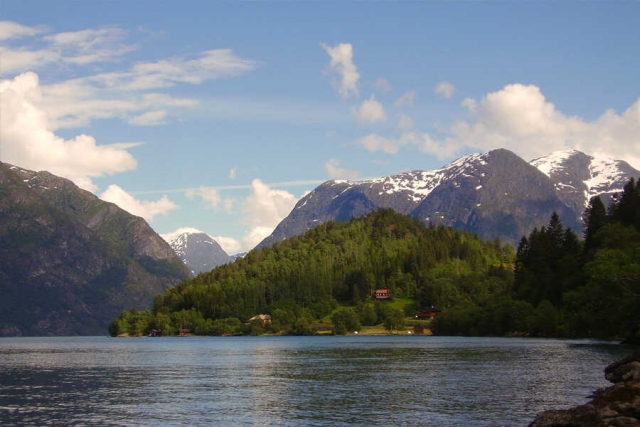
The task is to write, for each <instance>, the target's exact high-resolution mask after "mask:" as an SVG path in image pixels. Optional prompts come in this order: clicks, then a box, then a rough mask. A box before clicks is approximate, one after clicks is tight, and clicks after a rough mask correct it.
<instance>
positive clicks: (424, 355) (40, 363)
mask: <svg viewBox="0 0 640 427" xmlns="http://www.w3.org/2000/svg"><path fill="white" fill-rule="evenodd" d="M630 351H631V350H630V349H629V348H625V347H621V346H617V345H613V344H608V343H603V342H594V341H563V340H534V339H499V338H448V337H416V336H404V337H401V336H384V337H364V336H350V337H233V338H231V337H219V338H212V337H188V338H128V339H124V338H123V339H120V338H106V337H105V338H103V337H91V338H86V337H82V338H4V339H0V424H1V425H16V426H27V425H29V426H33V425H36V426H46V425H76V426H92V425H95V426H156V425H158V426H159V425H162V426H184V425H189V426H205V425H206V426H367V427H369V426H390V425H393V426H526V425H527V424H528V423H529V422H530V421H532V420H533V418H534V416H535V414H536V413H537V412H539V411H541V410H544V409H550V408H562V407H569V406H573V405H576V404H581V403H584V402H586V400H587V398H588V395H589V394H590V393H591V392H592V391H594V390H595V389H597V388H599V387H604V386H607V385H609V384H608V383H607V382H606V380H604V377H603V369H604V367H605V366H606V365H607V364H609V363H611V362H613V361H614V360H617V359H619V358H621V357H622V356H624V355H626V354H627V353H630Z"/></svg>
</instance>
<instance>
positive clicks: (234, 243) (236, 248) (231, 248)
mask: <svg viewBox="0 0 640 427" xmlns="http://www.w3.org/2000/svg"><path fill="white" fill-rule="evenodd" d="M211 237H213V240H215V241H216V242H218V244H219V245H220V247H222V249H223V250H224V251H225V252H226V253H228V254H229V255H233V254H237V253H238V252H240V251H241V250H242V244H241V243H240V242H239V241H238V240H236V239H234V238H233V237H226V236H211Z"/></svg>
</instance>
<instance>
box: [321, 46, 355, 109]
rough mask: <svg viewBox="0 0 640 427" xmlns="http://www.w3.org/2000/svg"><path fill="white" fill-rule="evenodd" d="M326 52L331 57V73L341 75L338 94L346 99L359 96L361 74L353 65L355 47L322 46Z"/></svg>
mask: <svg viewBox="0 0 640 427" xmlns="http://www.w3.org/2000/svg"><path fill="white" fill-rule="evenodd" d="M321 45H322V47H323V48H324V50H325V51H326V52H327V54H329V56H330V57H331V62H330V63H329V67H328V69H329V71H333V72H335V73H337V74H339V75H340V77H341V81H340V83H339V84H337V87H338V93H339V94H340V96H341V97H342V98H344V99H347V98H349V97H351V96H352V95H355V96H358V95H359V91H358V80H359V79H360V74H359V73H358V69H357V68H356V66H355V64H354V63H353V46H352V45H351V44H350V43H340V44H338V45H336V46H333V47H331V46H328V45H326V44H324V43H322V44H321Z"/></svg>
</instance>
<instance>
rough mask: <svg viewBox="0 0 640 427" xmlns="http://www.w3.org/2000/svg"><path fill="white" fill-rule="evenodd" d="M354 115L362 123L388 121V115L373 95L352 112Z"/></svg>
mask: <svg viewBox="0 0 640 427" xmlns="http://www.w3.org/2000/svg"><path fill="white" fill-rule="evenodd" d="M352 112H353V115H354V116H355V117H356V119H358V121H359V122H361V123H375V122H383V121H385V120H386V119H387V113H385V111H384V107H383V106H382V104H381V103H380V102H378V101H376V99H375V98H374V96H373V95H371V98H369V99H367V100H366V101H364V102H363V103H362V104H361V105H360V106H359V107H357V108H354V109H353V110H352Z"/></svg>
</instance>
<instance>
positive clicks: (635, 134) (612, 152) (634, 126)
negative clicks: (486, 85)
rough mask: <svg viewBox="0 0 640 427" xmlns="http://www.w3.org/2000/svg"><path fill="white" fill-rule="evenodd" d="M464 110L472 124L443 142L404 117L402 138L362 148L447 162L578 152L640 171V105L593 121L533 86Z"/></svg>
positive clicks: (470, 103) (372, 138)
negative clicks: (412, 151)
mask: <svg viewBox="0 0 640 427" xmlns="http://www.w3.org/2000/svg"><path fill="white" fill-rule="evenodd" d="M461 105H462V106H463V107H464V108H465V109H466V111H467V114H468V118H467V119H466V120H456V121H455V122H454V123H453V124H452V125H451V126H450V127H449V128H448V130H447V131H445V135H444V136H443V137H437V136H434V135H431V134H429V133H425V132H419V131H417V130H414V129H413V123H412V121H410V119H408V117H403V116H401V117H400V122H399V124H398V128H399V129H400V130H401V131H402V134H401V136H399V137H392V138H389V137H385V136H381V135H378V134H374V133H373V134H370V135H367V136H365V137H362V138H360V139H359V140H357V143H358V144H360V145H362V146H363V147H364V148H366V149H367V150H369V151H381V152H385V153H389V154H395V153H397V152H398V151H399V150H400V149H401V148H403V147H407V148H417V149H418V150H420V151H422V152H424V153H428V154H432V155H435V156H437V157H439V158H442V159H446V158H448V157H451V156H454V155H456V154H457V153H459V152H460V151H461V150H463V149H464V148H474V149H479V150H482V151H486V150H491V149H495V148H507V149H509V150H512V151H514V152H515V153H517V154H518V155H520V156H521V157H523V158H524V159H527V160H530V159H533V158H536V157H540V156H544V155H547V154H549V153H551V152H553V151H557V150H563V149H568V148H573V149H576V150H580V151H583V152H585V153H587V154H590V155H595V156H603V157H610V158H614V159H619V160H625V161H627V162H628V163H630V164H632V165H633V166H634V167H635V168H640V99H638V100H637V101H636V102H634V103H633V104H632V105H631V106H630V107H629V108H627V109H626V110H625V111H623V112H622V113H617V112H616V111H614V110H607V111H605V112H604V113H603V114H602V115H601V116H600V117H598V118H597V119H595V120H592V121H587V120H584V119H583V118H581V117H577V116H567V115H565V114H563V113H562V112H561V111H559V110H557V109H556V107H555V106H554V105H553V104H552V103H551V102H549V101H548V100H547V99H546V98H545V96H544V95H543V93H542V91H541V90H540V88H538V87H537V86H534V85H523V84H510V85H506V86H504V87H503V88H502V89H500V90H498V91H496V92H492V93H489V94H487V95H486V96H484V97H483V98H482V99H480V100H475V99H472V98H467V99H465V100H463V101H462V103H461ZM409 125H411V127H410V126H409Z"/></svg>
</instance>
